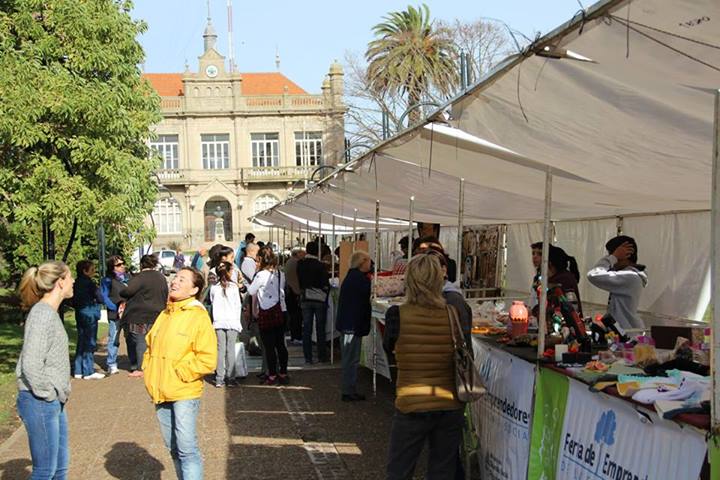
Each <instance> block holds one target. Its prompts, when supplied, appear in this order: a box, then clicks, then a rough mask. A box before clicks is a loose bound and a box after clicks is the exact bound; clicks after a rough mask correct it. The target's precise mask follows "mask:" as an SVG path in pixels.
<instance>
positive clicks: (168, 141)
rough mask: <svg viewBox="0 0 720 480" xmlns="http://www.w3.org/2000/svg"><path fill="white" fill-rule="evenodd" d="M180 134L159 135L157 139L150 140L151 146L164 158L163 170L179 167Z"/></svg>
mask: <svg viewBox="0 0 720 480" xmlns="http://www.w3.org/2000/svg"><path fill="white" fill-rule="evenodd" d="M179 143H180V141H179V135H175V134H167V135H158V138H157V140H153V141H152V142H150V148H151V149H152V150H153V151H155V153H156V154H157V155H158V156H160V158H162V165H161V169H162V170H177V169H178V168H179V160H178V149H179V146H178V145H179Z"/></svg>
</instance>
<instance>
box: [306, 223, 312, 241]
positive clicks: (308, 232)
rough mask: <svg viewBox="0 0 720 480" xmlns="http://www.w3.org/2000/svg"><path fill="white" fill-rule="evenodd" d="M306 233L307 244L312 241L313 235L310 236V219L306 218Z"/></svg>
mask: <svg viewBox="0 0 720 480" xmlns="http://www.w3.org/2000/svg"><path fill="white" fill-rule="evenodd" d="M305 229H306V232H305V235H307V240H306V241H305V243H306V244H308V243H310V242H312V237H311V236H310V220H309V219H308V220H305Z"/></svg>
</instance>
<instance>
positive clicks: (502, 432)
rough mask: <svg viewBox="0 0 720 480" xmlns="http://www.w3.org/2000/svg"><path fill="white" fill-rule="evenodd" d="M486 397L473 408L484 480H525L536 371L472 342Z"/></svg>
mask: <svg viewBox="0 0 720 480" xmlns="http://www.w3.org/2000/svg"><path fill="white" fill-rule="evenodd" d="M473 348H474V350H475V364H476V365H477V366H478V369H479V370H480V376H481V377H482V381H483V384H484V385H485V387H486V388H487V394H486V395H485V396H484V397H483V398H482V399H481V400H479V401H477V402H475V403H474V404H473V405H472V409H473V419H474V422H475V428H476V429H477V432H478V436H479V442H480V453H479V458H478V460H479V463H480V472H481V474H480V475H481V477H482V478H483V479H485V480H524V479H525V478H527V469H528V459H529V455H530V425H531V424H532V405H533V390H534V389H535V367H534V366H533V365H532V364H531V363H529V362H526V361H525V360H522V359H520V358H517V357H514V356H512V355H510V354H508V353H506V352H503V351H501V350H498V349H496V348H492V347H490V346H488V345H487V344H484V343H482V342H481V341H479V340H478V339H476V338H474V339H473Z"/></svg>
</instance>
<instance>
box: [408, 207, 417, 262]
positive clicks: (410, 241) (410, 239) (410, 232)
mask: <svg viewBox="0 0 720 480" xmlns="http://www.w3.org/2000/svg"><path fill="white" fill-rule="evenodd" d="M413 215H415V196H414V195H413V196H412V197H410V215H409V220H408V254H407V259H408V262H409V261H410V258H412V244H413Z"/></svg>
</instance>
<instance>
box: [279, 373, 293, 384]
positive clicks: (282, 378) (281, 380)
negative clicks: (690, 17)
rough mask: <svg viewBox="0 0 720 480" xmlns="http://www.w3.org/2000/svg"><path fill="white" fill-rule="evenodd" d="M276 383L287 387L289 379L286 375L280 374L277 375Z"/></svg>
mask: <svg viewBox="0 0 720 480" xmlns="http://www.w3.org/2000/svg"><path fill="white" fill-rule="evenodd" d="M278 382H279V383H280V385H288V384H289V383H290V377H288V376H287V374H285V375H283V374H280V375H278Z"/></svg>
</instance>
